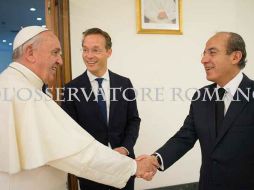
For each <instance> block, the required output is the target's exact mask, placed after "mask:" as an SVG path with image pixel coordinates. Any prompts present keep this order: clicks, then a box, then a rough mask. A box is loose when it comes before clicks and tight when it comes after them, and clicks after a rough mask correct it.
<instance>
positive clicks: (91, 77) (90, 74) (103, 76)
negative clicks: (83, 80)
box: [87, 69, 109, 82]
mask: <svg viewBox="0 0 254 190" xmlns="http://www.w3.org/2000/svg"><path fill="white" fill-rule="evenodd" d="M87 76H88V78H89V81H90V82H92V81H94V80H95V79H97V78H104V80H107V81H109V72H108V69H107V70H106V72H105V73H104V75H102V76H101V77H97V76H95V75H94V74H92V73H91V72H90V71H88V70H87Z"/></svg>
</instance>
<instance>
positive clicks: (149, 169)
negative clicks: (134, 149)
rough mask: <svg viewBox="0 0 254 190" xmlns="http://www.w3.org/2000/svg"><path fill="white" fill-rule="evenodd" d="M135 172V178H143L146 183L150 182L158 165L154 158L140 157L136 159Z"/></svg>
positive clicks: (148, 156)
mask: <svg viewBox="0 0 254 190" xmlns="http://www.w3.org/2000/svg"><path fill="white" fill-rule="evenodd" d="M136 162H137V172H136V177H138V178H143V179H145V180H147V181H150V180H152V178H153V176H154V175H155V174H156V172H157V168H158V167H159V163H158V161H157V159H156V157H155V156H150V155H141V156H139V157H137V158H136Z"/></svg>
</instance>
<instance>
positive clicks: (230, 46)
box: [217, 32, 247, 69]
mask: <svg viewBox="0 0 254 190" xmlns="http://www.w3.org/2000/svg"><path fill="white" fill-rule="evenodd" d="M217 34H228V35H229V38H228V41H227V50H226V51H227V54H228V55H229V54H231V53H232V52H234V51H240V52H241V53H242V58H241V60H240V61H239V64H238V65H239V67H240V69H243V68H244V67H245V65H246V62H247V60H246V57H247V52H246V48H245V42H244V40H243V38H242V37H241V36H240V35H239V34H237V33H234V32H218V33H217Z"/></svg>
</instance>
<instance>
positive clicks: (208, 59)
mask: <svg viewBox="0 0 254 190" xmlns="http://www.w3.org/2000/svg"><path fill="white" fill-rule="evenodd" d="M229 37H230V36H229V34H226V33H218V34H216V35H215V36H213V37H212V38H210V39H209V40H208V41H207V43H206V47H205V50H204V53H203V57H202V60H201V63H202V64H203V65H204V68H205V71H206V78H207V80H209V81H212V82H215V83H217V84H218V85H220V86H221V87H223V86H224V85H226V84H227V83H228V82H229V81H230V80H231V79H232V78H233V77H234V76H235V75H236V74H237V73H238V72H239V71H240V68H239V66H238V63H239V55H238V54H239V52H232V53H230V54H227V42H228V38H229ZM236 53H237V54H236Z"/></svg>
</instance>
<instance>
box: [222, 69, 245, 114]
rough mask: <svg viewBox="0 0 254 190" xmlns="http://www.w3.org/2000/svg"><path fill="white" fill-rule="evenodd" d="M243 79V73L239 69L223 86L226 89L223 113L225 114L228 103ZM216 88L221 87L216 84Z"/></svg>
mask: <svg viewBox="0 0 254 190" xmlns="http://www.w3.org/2000/svg"><path fill="white" fill-rule="evenodd" d="M242 79H243V73H242V72H241V71H240V72H239V73H238V74H237V75H236V76H235V77H234V78H233V79H232V80H231V81H229V82H228V83H227V84H226V85H225V86H224V87H223V88H224V89H225V90H226V93H225V95H224V97H223V101H224V105H225V107H224V115H226V113H227V110H228V108H229V105H230V103H231V102H232V100H233V97H234V95H235V93H236V91H237V88H238V87H239V85H240V83H241V81H242ZM217 88H221V87H220V86H219V85H217Z"/></svg>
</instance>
